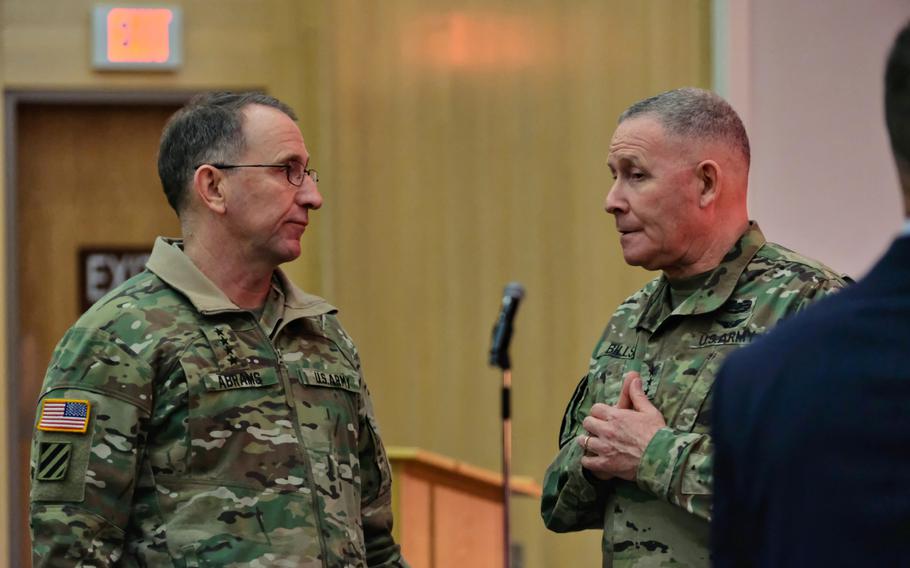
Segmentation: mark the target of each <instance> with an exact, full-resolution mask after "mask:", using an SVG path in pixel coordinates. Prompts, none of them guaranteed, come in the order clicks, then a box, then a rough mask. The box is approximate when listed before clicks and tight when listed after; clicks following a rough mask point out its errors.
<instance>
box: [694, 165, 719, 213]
mask: <svg viewBox="0 0 910 568" xmlns="http://www.w3.org/2000/svg"><path fill="white" fill-rule="evenodd" d="M695 176H696V177H697V178H698V181H699V185H700V189H701V191H700V192H699V196H698V205H699V207H701V208H705V207H707V206H708V205H711V204H712V203H714V201H716V200H717V198H718V196H719V195H720V185H719V184H718V181H719V178H720V166H718V165H717V162H715V161H714V160H704V161H702V162H700V163H699V164H698V165H697V166H695Z"/></svg>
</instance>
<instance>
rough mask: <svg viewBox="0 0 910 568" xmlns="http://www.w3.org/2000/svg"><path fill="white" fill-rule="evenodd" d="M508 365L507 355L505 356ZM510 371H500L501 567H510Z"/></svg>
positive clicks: (507, 369) (508, 369) (505, 369)
mask: <svg viewBox="0 0 910 568" xmlns="http://www.w3.org/2000/svg"><path fill="white" fill-rule="evenodd" d="M505 358H506V362H507V363H508V358H509V356H508V354H506V356H505ZM511 472H512V369H510V368H509V367H508V366H507V367H506V368H504V369H503V370H502V529H503V566H504V567H505V568H511V566H512V538H511V534H512V533H511V522H510V517H511V515H510V513H509V499H510V497H511V496H512V479H511V477H512V473H511Z"/></svg>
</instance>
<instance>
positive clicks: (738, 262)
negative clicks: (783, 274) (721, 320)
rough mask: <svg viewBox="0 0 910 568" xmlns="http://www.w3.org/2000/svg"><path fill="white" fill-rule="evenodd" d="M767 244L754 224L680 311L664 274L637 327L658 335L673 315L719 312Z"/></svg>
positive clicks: (750, 223)
mask: <svg viewBox="0 0 910 568" xmlns="http://www.w3.org/2000/svg"><path fill="white" fill-rule="evenodd" d="M765 242H766V241H765V236H764V235H763V234H762V232H761V229H759V227H758V223H756V222H755V221H750V222H749V228H748V229H746V232H745V233H743V234H742V236H741V237H739V239H738V240H737V241H736V244H734V245H733V248H731V249H730V251H729V252H728V253H727V254H726V256H724V258H723V260H721V262H720V264H719V265H717V267H716V268H715V269H714V270H712V271H711V274H710V276H708V279H707V280H706V282H705V285H704V286H703V287H702V288H701V289H699V290H696V291H695V292H693V293H692V295H691V296H689V297H688V298H686V300H685V301H683V302H682V303H681V304H680V305H679V306H677V307H676V309H673V307H672V305H671V302H670V290H669V286H670V283H669V281H668V280H667V277H666V276H665V275H661V276H660V278H659V279H658V283H657V287H656V288H655V290H654V293H653V294H651V295H650V297H649V298H648V300H647V304H646V305H645V307H644V309H643V310H642V311H641V314H640V315H639V316H638V321H637V322H635V326H636V327H640V328H643V329H646V330H648V331H650V332H651V333H654V332H655V331H656V330H657V328H658V327H660V325H661V324H662V323H663V322H664V321H665V320H666V319H667V318H668V317H670V316H674V315H683V316H685V315H697V314H706V313H709V312H713V311H714V310H716V309H718V308H719V307H721V306H722V305H724V303H725V302H726V301H727V300H728V299H729V298H730V296H731V295H733V291H734V290H735V289H736V283H737V282H739V278H740V276H742V273H743V271H745V270H746V266H747V265H748V264H749V262H750V261H751V260H752V258H753V257H754V256H755V253H757V252H758V249H760V248H761V247H762V246H764V244H765Z"/></svg>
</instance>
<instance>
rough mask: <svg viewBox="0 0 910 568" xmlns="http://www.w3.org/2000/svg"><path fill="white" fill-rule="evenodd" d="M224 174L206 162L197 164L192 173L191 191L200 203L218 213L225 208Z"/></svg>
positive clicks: (220, 213)
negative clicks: (194, 171)
mask: <svg viewBox="0 0 910 568" xmlns="http://www.w3.org/2000/svg"><path fill="white" fill-rule="evenodd" d="M223 182H224V174H223V173H222V172H221V171H220V170H218V169H217V168H214V167H212V166H209V165H208V164H206V165H202V166H199V168H197V169H196V173H195V174H194V175H193V191H194V192H195V193H196V195H197V196H198V197H199V201H200V202H201V203H202V205H203V206H204V207H205V208H206V209H208V210H210V211H212V212H214V213H217V214H219V215H223V214H224V213H225V211H226V210H227V204H226V202H225V198H224V191H223V188H222V183H223Z"/></svg>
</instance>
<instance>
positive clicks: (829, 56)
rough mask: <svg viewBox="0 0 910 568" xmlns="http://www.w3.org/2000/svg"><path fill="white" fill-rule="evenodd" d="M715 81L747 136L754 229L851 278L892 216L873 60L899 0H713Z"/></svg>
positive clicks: (881, 52)
mask: <svg viewBox="0 0 910 568" xmlns="http://www.w3.org/2000/svg"><path fill="white" fill-rule="evenodd" d="M714 3H715V4H717V5H720V6H722V8H723V9H722V10H721V11H720V14H721V16H720V17H721V18H722V19H723V20H724V21H723V22H722V25H721V26H720V27H721V28H727V29H728V30H729V31H728V33H727V34H726V37H725V38H724V40H722V41H718V42H717V43H718V53H719V55H720V56H719V57H718V59H717V61H718V63H719V64H720V65H721V69H719V70H718V71H719V73H718V75H719V76H721V77H724V78H726V80H725V81H723V82H721V81H719V82H718V88H719V89H720V92H721V93H722V94H725V95H727V96H728V97H729V98H730V101H731V102H732V103H733V106H734V107H735V108H736V109H737V110H738V111H739V112H740V113H741V114H743V115H744V119H745V120H746V126H747V128H748V129H749V137H750V139H751V141H752V148H753V153H752V175H751V184H750V190H749V194H750V195H749V205H750V213H751V214H752V216H753V218H755V219H758V220H759V222H760V223H761V226H762V229H763V230H764V232H765V235H766V236H767V237H768V238H769V239H771V240H774V241H777V242H780V243H782V244H784V245H786V246H788V247H791V248H794V249H796V250H798V251H800V252H802V253H804V254H808V255H810V256H813V257H815V258H818V259H821V260H823V261H825V262H826V263H828V264H829V265H831V266H832V267H834V268H835V269H837V270H841V271H844V272H847V273H849V274H850V275H852V276H854V277H858V276H862V275H863V274H864V273H865V272H866V271H867V270H868V268H869V267H871V266H872V264H873V263H874V262H875V260H876V259H877V258H878V257H879V256H880V255H881V254H882V253H883V252H884V250H885V248H886V247H887V246H888V244H889V243H890V241H891V239H893V238H894V236H895V234H896V233H897V231H898V230H899V228H900V226H901V221H902V218H903V211H902V203H901V198H900V188H899V186H898V182H897V174H896V171H895V169H894V164H893V162H892V159H891V151H890V147H889V143H888V138H887V134H886V130H885V124H884V104H883V103H884V100H883V97H884V91H883V85H884V69H885V57H886V54H887V52H888V49H889V48H890V46H891V43H892V41H893V40H894V37H895V35H896V34H897V31H898V29H899V28H901V27H902V26H903V25H904V24H906V23H907V21H908V19H910V3H908V2H906V0H868V1H865V2H856V1H854V0H828V1H826V2H818V1H816V0H715V2H714Z"/></svg>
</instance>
